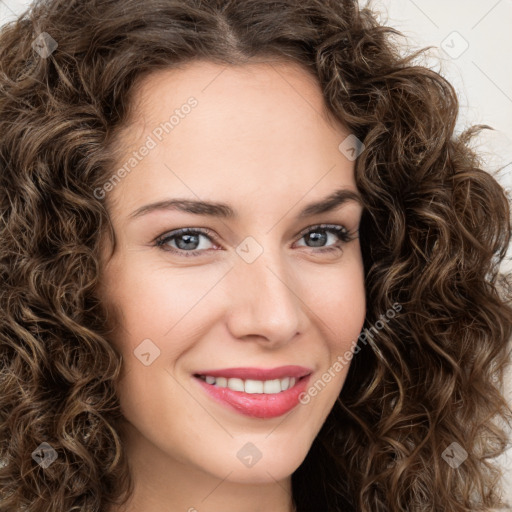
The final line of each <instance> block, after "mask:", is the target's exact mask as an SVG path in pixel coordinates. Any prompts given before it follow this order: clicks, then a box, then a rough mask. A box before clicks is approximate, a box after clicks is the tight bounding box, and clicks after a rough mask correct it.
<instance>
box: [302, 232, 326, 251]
mask: <svg viewBox="0 0 512 512" xmlns="http://www.w3.org/2000/svg"><path fill="white" fill-rule="evenodd" d="M307 238H308V239H309V241H310V242H311V241H312V242H313V243H314V244H315V245H313V247H322V242H326V241H327V235H326V234H325V233H321V234H320V232H319V231H316V232H313V233H310V234H309V235H308V236H307Z"/></svg>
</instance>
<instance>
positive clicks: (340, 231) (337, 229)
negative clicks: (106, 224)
mask: <svg viewBox="0 0 512 512" xmlns="http://www.w3.org/2000/svg"><path fill="white" fill-rule="evenodd" d="M315 231H325V232H329V233H333V234H335V235H336V236H337V237H338V238H339V239H340V240H341V243H347V242H350V241H352V240H354V239H355V238H357V237H356V236H351V235H350V234H349V232H348V230H347V228H346V227H345V226H338V225H336V224H317V225H315V226H310V227H308V228H306V229H305V230H303V231H301V232H300V233H299V234H298V237H299V240H300V239H301V238H304V236H305V235H307V234H309V233H312V232H315ZM181 235H204V236H206V237H207V238H209V239H210V241H211V242H215V240H214V239H215V236H214V233H213V232H212V231H210V230H209V229H204V228H202V229H198V228H194V229H192V228H182V229H177V230H175V231H171V232H170V233H166V234H165V235H163V236H160V237H159V238H157V240H156V241H155V246H156V247H158V248H160V249H161V250H163V251H169V252H172V253H174V254H178V255H180V256H184V257H186V258H189V257H195V256H200V255H201V254H202V253H204V252H206V250H205V249H203V250H197V249H196V250H195V251H185V250H184V249H175V248H174V247H167V248H165V244H166V243H167V242H169V241H170V240H173V239H175V238H179V237H180V236H181ZM312 249H313V252H314V253H328V252H332V251H341V247H339V245H335V246H329V247H321V248H318V249H315V248H312Z"/></svg>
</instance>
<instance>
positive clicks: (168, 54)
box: [0, 0, 512, 512]
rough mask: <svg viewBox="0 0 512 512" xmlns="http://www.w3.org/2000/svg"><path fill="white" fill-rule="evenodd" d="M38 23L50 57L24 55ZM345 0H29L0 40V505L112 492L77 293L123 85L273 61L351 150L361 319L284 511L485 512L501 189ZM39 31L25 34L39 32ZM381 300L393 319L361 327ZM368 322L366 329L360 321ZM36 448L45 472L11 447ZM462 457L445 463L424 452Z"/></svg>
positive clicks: (501, 327)
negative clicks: (284, 66) (364, 334)
mask: <svg viewBox="0 0 512 512" xmlns="http://www.w3.org/2000/svg"><path fill="white" fill-rule="evenodd" d="M44 32H46V33H47V34H49V35H50V36H51V37H52V38H53V39H54V40H55V41H56V42H57V43H58V47H57V48H56V49H55V50H54V51H53V52H52V53H51V54H50V55H48V56H45V57H41V56H40V55H39V53H38V52H37V51H36V50H37V47H36V46H35V45H34V44H33V42H34V40H35V39H36V37H38V36H39V34H41V33H44ZM400 35H401V34H400V33H399V32H397V31H396V30H395V29H392V28H390V27H387V26H384V25H381V24H380V23H379V22H378V21H377V19H376V16H375V13H374V12H373V11H372V10H371V9H370V8H369V7H368V6H366V7H364V8H360V7H359V6H358V4H357V2H356V1H352V0H324V1H321V0H301V1H300V2H297V1H296V0H275V1H272V2H269V1H267V0H148V1H145V2H144V3H143V4H142V3H141V2H140V1H139V0H122V1H119V0H102V1H101V2H99V1H96V0H80V1H77V0H37V1H36V2H35V3H33V4H32V6H31V7H30V8H29V9H27V10H26V11H25V12H24V13H23V14H22V15H21V16H20V17H19V18H18V19H16V20H14V21H12V22H9V23H8V24H6V25H5V26H4V27H2V29H1V32H0V134H1V135H0V191H1V196H0V220H1V222H0V239H1V241H2V244H1V247H0V274H1V277H2V281H1V282H2V286H1V287H0V364H1V366H0V390H1V392H0V443H1V444H0V460H1V461H2V464H3V466H2V467H1V468H0V511H10V512H12V511H14V510H29V511H31V512H43V511H44V512H48V511H58V512H63V511H70V512H71V511H81V512H100V511H103V510H106V509H107V507H108V506H110V505H112V504H118V503H122V502H124V500H125V499H127V498H128V496H129V493H130V492H131V491H132V489H133V483H132V480H131V477H130V473H129V471H128V463H127V458H126V456H125V452H124V449H123V445H122V443H121V435H120V428H121V423H122V414H121V412H120V407H119V403H118V399H117V393H116V384H117V382H118V378H119V375H120V371H121V365H122V359H121V357H120V355H119V353H118V352H117V351H116V350H115V349H114V348H113V347H112V344H111V343H110V342H109V335H110V334H111V333H112V328H113V325H115V317H116V315H115V314H114V313H113V312H109V310H108V309H107V307H106V305H105V304H103V303H102V302H101V301H100V300H99V296H98V293H97V292H98V289H99V286H100V284H101V270H102V266H101V261H102V260H101V254H102V248H103V247H104V237H103V235H106V236H108V237H109V238H110V241H111V242H112V244H113V245H112V247H113V250H114V249H115V235H114V231H113V228H112V225H111V222H110V219H109V215H108V210H107V206H106V204H105V203H106V201H104V200H103V199H99V198H98V197H97V194H95V193H94V191H95V190H97V189H98V188H100V189H101V187H102V186H103V184H104V183H105V181H106V179H107V178H108V176H109V174H110V173H112V172H113V169H114V166H115V165H116V164H117V162H118V160H117V158H118V156H119V155H120V154H121V153H120V152H121V147H120V145H119V144H117V142H118V139H119V134H120V133H121V130H122V128H123V127H124V126H127V123H128V120H129V114H130V108H131V106H132V103H131V101H130V98H131V97H132V94H133V91H134V90H135V89H136V84H137V83H138V81H139V80H141V79H143V78H144V77H146V76H148V75H149V74H150V73H153V72H156V71H158V70H164V69H170V68H172V67H174V66H179V65H181V64H183V63H186V62H188V61H191V60H194V59H207V60H210V61H214V62H218V63H223V64H226V65H241V64H244V63H247V62H250V61H255V60H257V59H258V58H265V59H269V58H273V59H275V62H278V61H288V62H294V63H297V64H299V65H301V66H302V67H303V68H304V69H305V70H307V71H308V72H309V73H310V74H311V76H313V77H315V79H316V80H317V81H318V84H319V86H320V87H321V90H322V92H323V95H324V98H325V107H326V115H327V116H328V117H330V118H331V119H333V120H338V121H340V122H342V123H343V124H344V125H345V126H347V127H348V128H350V130H351V133H353V134H354V135H355V136H357V137H358V139H359V140H360V141H362V142H363V143H364V150H363V152H362V153H361V154H360V155H359V157H358V158H357V160H356V167H355V172H356V182H357V186H358V188H359V190H360V192H361V193H362V194H363V198H364V200H365V210H364V214H363V218H362V222H361V228H360V239H361V248H362V255H363V260H364V266H365V283H366V288H367V316H366V320H365V328H370V327H371V326H373V325H375V324H376V322H378V321H379V319H380V320H381V324H382V328H380V329H378V330H375V329H374V330H373V331H374V334H373V337H372V339H371V341H370V343H369V344H366V343H358V346H357V356H356V357H354V359H353V360H352V363H351V366H350V369H349V373H348V376H347V379H346V382H345V385H344V387H343V389H342V391H341V393H340V396H339V397H338V399H337V402H336V404H335V406H334V407H333V409H332V411H331V413H330V414H329V416H328V418H327V420H326V422H325V424H324V425H323V427H322V429H321V431H320V432H319V434H318V436H317V438H316V439H315V441H314V443H313V446H312V447H311V450H310V452H309V453H308V455H307V456H306V458H305V460H304V461H303V463H302V464H301V466H300V467H299V468H298V469H297V470H296V471H295V472H294V474H293V476H292V485H293V495H294V501H295V503H296V505H297V510H298V512H303V511H304V512H306V511H307V512H310V511H311V510H315V511H322V512H341V511H349V510H354V511H356V510H357V511H361V512H370V511H371V512H378V511H380V512H384V511H390V510H393V511H408V512H411V511H412V512H419V511H429V512H431V511H433V510H436V511H437V510H439V511H445V510H450V511H452V512H463V511H475V510H487V509H488V508H489V507H497V506H499V505H500V504H501V501H500V493H499V492H498V490H500V489H501V487H500V486H499V482H500V478H501V472H500V470H499V468H498V467H497V466H496V465H495V462H494V461H493V460H492V459H493V458H495V457H497V456H498V455H500V454H501V453H503V451H504V450H505V449H506V448H507V447H508V444H507V443H508V441H507V439H508V438H507V432H506V429H505V425H507V426H508V425H510V420H511V419H512V418H511V412H512V411H511V410H510V408H509V407H508V405H507V402H506V400H505V399H504V396H503V376H504V370H505V369H506V368H507V366H508V364H509V361H510V359H509V353H508V342H509V340H510V337H511V334H512V332H511V329H512V327H511V326H512V308H511V306H510V298H511V297H510V286H511V283H510V275H504V274H502V273H500V270H499V264H500V263H501V261H502V260H503V259H504V257H505V253H506V249H507V247H508V245H509V241H510V232H511V231H510V230H511V226H510V211H509V201H508V197H507V194H506V191H505V190H504V189H503V188H502V187H501V186H500V185H499V184H498V182H497V181H496V180H495V178H494V177H493V176H492V175H491V174H490V173H488V172H486V171H485V170H483V169H482V167H483V165H482V162H481V161H480V160H479V157H478V156H477V155H476V154H475V152H474V151H473V150H472V149H471V148H470V145H469V142H470V139H471V138H472V136H473V135H475V134H476V133H477V132H478V131H479V130H481V129H484V128H489V127H487V126H473V127H471V128H469V129H467V130H466V131H464V132H463V133H462V134H460V135H458V136H455V135H454V126H455V121H456V117H457V112H458V101H457V97H456V94H455V91H454V89H453V88H452V86H451V85H450V84H449V83H448V82H447V81H446V80H445V79H444V78H443V77H442V76H441V75H440V74H438V73H436V72H435V71H433V70H431V69H429V68H427V67H423V66H420V65H417V64H415V59H416V58H417V57H418V56H420V55H421V54H422V52H423V51H424V50H420V51H418V52H416V53H414V54H411V55H408V56H401V55H400V51H399V50H400V46H399V44H398V43H397V42H396V41H394V39H393V37H394V36H400ZM39 41H40V40H39ZM396 304H399V305H400V306H401V310H400V312H399V314H397V315H396V316H395V317H393V318H392V319H390V320H389V321H383V320H382V317H383V316H384V313H385V312H386V311H388V310H390V309H391V308H392V307H393V305H396ZM369 332H371V331H369ZM43 442H46V443H48V444H49V445H50V446H51V447H52V448H53V449H54V450H55V452H56V453H57V455H58V456H57V459H56V460H55V461H54V462H53V463H52V464H51V465H50V466H48V467H47V468H42V467H41V466H40V465H38V464H37V463H36V461H35V460H34V458H33V457H32V454H33V453H34V452H35V450H36V449H37V448H38V447H39V446H40V444H41V443H43ZM453 442H457V443H458V444H460V445H461V446H462V447H463V448H464V449H465V450H466V452H467V453H468V457H467V459H466V460H465V461H464V463H463V464H461V465H460V466H459V467H458V468H456V469H454V468H452V467H450V465H448V464H447V463H446V462H445V461H444V460H443V458H442V456H441V454H442V453H443V451H444V450H445V449H446V448H447V447H449V446H450V445H451V444H452V443H453Z"/></svg>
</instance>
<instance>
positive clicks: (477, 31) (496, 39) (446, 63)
mask: <svg viewBox="0 0 512 512" xmlns="http://www.w3.org/2000/svg"><path fill="white" fill-rule="evenodd" d="M121 1H122V0H121ZM359 3H360V5H361V6H363V5H366V3H367V2H366V0H364V1H363V0H360V2H359ZM29 4H30V2H29V1H28V0H0V24H1V23H5V22H6V21H9V20H12V19H14V17H15V16H16V15H18V14H20V13H21V12H22V11H23V10H24V9H25V8H26V7H27V6H28V5H29ZM371 5H372V6H373V8H374V10H376V11H377V12H379V13H380V14H379V18H380V20H381V22H382V23H385V24H387V25H390V26H392V27H394V28H396V29H398V30H400V31H401V32H402V33H403V34H404V35H405V36H406V39H404V40H403V44H404V51H408V50H414V49H418V48H421V47H426V46H433V48H432V49H431V50H429V51H428V52H427V54H426V56H425V58H424V64H426V65H429V66H430V67H432V68H433V69H435V70H436V71H438V72H440V73H441V74H442V75H443V76H445V77H446V78H447V79H448V80H449V81H450V82H451V83H452V84H453V85H454V86H455V89H456V91H457V93H458V95H459V100H460V114H459V118H458V121H457V127H456V131H457V133H459V132H460V131H462V130H463V129H464V128H466V127H467V126H469V125H472V124H487V125H490V126H492V127H493V128H495V131H494V132H492V131H490V130H484V131H483V132H482V135H480V136H479V137H478V138H477V139H476V140H475V142H474V145H475V147H476V148H477V149H478V151H479V152H480V153H481V154H482V155H483V156H484V158H485V162H486V164H487V170H489V171H490V172H494V171H495V170H497V169H498V168H499V167H503V169H502V171H501V172H500V174H498V175H496V178H497V179H498V181H499V182H500V183H501V184H502V185H503V186H504V187H505V188H506V189H507V190H508V191H509V193H512V59H511V57H510V53H511V52H512V30H511V28H510V27H512V0H393V1H391V0H373V2H372V3H371ZM508 258H509V259H511V260H512V247H511V249H510V250H509V253H508ZM502 269H503V270H507V271H512V261H507V262H506V263H505V264H504V265H502ZM507 396H508V398H509V401H510V403H511V404H512V375H510V379H509V384H508V387H507ZM501 463H502V465H503V468H504V474H505V485H506V492H507V498H508V500H509V501H510V503H512V450H509V452H508V456H505V457H503V458H502V459H501Z"/></svg>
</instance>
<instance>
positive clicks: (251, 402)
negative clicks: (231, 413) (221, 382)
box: [193, 367, 311, 418]
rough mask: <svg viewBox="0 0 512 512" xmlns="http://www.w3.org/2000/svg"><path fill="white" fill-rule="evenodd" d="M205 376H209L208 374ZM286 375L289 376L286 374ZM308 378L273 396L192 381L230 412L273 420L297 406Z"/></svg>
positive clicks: (201, 381)
mask: <svg viewBox="0 0 512 512" xmlns="http://www.w3.org/2000/svg"><path fill="white" fill-rule="evenodd" d="M285 368H286V367H285ZM295 368H297V367H295ZM219 373H220V372H219ZM207 374H208V375H211V374H210V373H207ZM287 375H290V374H289V373H288V374H287ZM221 376H225V374H224V373H223V374H222V375H221ZM212 377H215V375H212ZM310 377H311V375H307V376H305V377H303V378H302V379H300V380H298V381H297V382H296V383H295V385H294V386H293V387H292V388H290V389H287V390H286V391H281V392H280V393H273V394H265V393H245V392H243V391H233V390H232V389H229V388H221V387H218V386H215V385H213V384H208V383H207V382H205V381H203V380H201V379H199V378H198V377H193V380H194V381H195V382H197V383H198V384H199V385H200V386H201V387H202V389H203V390H204V391H206V393H207V394H208V395H209V396H210V397H212V398H213V399H214V400H216V401H217V402H220V403H222V404H223V405H227V406H228V407H229V408H230V409H232V410H235V411H237V412H239V413H241V414H244V415H246V416H250V417H253V418H275V417H277V416H282V415H283V414H286V413H287V412H288V411H291V410H292V409H293V408H294V407H296V406H297V405H298V404H299V397H300V395H301V393H302V392H303V391H305V389H306V386H307V384H308V382H309V380H310ZM276 378H277V377H276ZM257 380H259V379H257ZM263 380H271V379H263Z"/></svg>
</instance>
